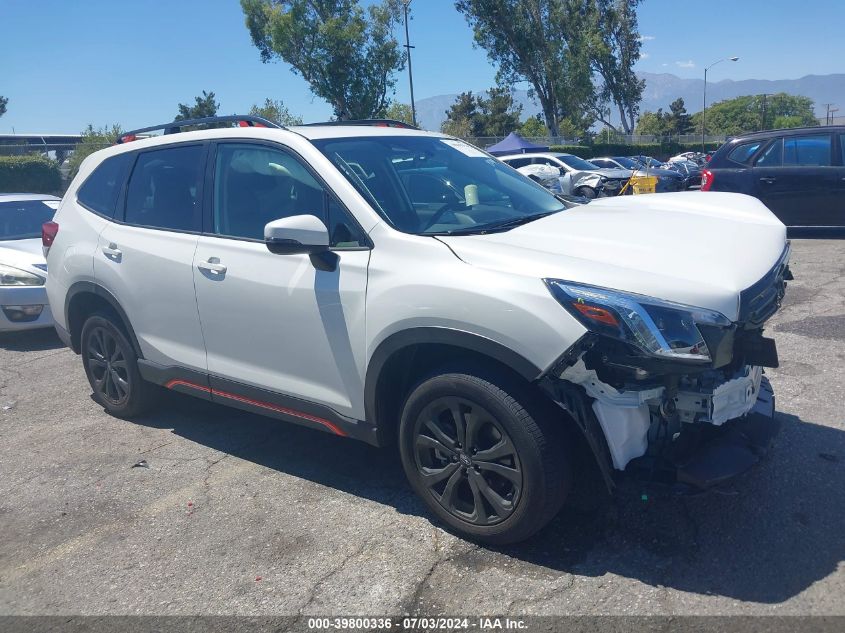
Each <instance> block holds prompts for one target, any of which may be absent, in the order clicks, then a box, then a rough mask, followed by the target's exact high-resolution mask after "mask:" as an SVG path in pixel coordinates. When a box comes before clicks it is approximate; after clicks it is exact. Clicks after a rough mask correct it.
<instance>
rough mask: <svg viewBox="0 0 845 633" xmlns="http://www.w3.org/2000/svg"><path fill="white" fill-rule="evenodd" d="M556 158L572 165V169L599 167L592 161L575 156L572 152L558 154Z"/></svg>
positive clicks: (592, 169) (585, 169)
mask: <svg viewBox="0 0 845 633" xmlns="http://www.w3.org/2000/svg"><path fill="white" fill-rule="evenodd" d="M556 158H557V159H558V160H559V161H560V162H562V163H564V164H566V165H569V166H570V167H572V169H577V170H579V171H595V170H596V169H598V167H596V166H595V165H593V164H592V163H589V162H587V161H585V160H584V159H583V158H578V157H577V156H573V155H572V154H557V155H556Z"/></svg>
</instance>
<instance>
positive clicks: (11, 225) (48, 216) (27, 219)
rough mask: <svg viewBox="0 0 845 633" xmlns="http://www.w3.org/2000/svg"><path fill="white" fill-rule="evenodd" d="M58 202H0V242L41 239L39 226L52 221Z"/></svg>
mask: <svg viewBox="0 0 845 633" xmlns="http://www.w3.org/2000/svg"><path fill="white" fill-rule="evenodd" d="M58 205H59V201H58V200H17V201H13V202H0V240H23V239H29V238H33V237H41V225H42V224H44V223H45V222H49V221H50V220H52V219H53V214H54V213H55V212H56V208H57V207H58Z"/></svg>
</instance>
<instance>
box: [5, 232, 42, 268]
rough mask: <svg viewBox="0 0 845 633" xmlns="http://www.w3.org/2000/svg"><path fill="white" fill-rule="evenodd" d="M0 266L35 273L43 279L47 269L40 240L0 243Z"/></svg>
mask: <svg viewBox="0 0 845 633" xmlns="http://www.w3.org/2000/svg"><path fill="white" fill-rule="evenodd" d="M0 264H8V265H9V266H14V267H15V268H20V269H21V270H26V271H28V272H35V273H36V274H39V275H41V276H42V277H43V276H44V274H45V271H46V269H47V260H45V259H44V252H43V250H42V246H41V238H40V237H38V238H33V239H28V240H6V241H2V242H0Z"/></svg>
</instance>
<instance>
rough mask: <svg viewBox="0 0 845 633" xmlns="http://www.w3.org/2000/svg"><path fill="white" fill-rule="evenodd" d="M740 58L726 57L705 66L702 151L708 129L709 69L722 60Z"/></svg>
mask: <svg viewBox="0 0 845 633" xmlns="http://www.w3.org/2000/svg"><path fill="white" fill-rule="evenodd" d="M738 59H739V57H724V58H722V59H719V60H717V61H715V62H713V63H712V64H710V65H709V66H705V67H704V107H703V108H702V109H701V151H702V152H703V151H704V130H706V129H707V71H708V70H710V69H711V68H713V66H715V65H716V64H720V63H722V62H726V61H728V60H731V61H732V62H735V61H737V60H738Z"/></svg>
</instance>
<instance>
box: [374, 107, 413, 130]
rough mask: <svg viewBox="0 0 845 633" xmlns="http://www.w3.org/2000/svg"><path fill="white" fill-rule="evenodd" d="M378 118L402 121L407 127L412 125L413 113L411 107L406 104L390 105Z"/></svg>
mask: <svg viewBox="0 0 845 633" xmlns="http://www.w3.org/2000/svg"><path fill="white" fill-rule="evenodd" d="M380 117H381V118H384V119H392V120H393V121H402V122H403V123H407V124H408V125H414V113H413V112H412V111H411V106H409V105H408V104H407V103H391V104H390V106H389V107H388V108H387V109H386V110H384V112H383V113H381V115H380Z"/></svg>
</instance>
